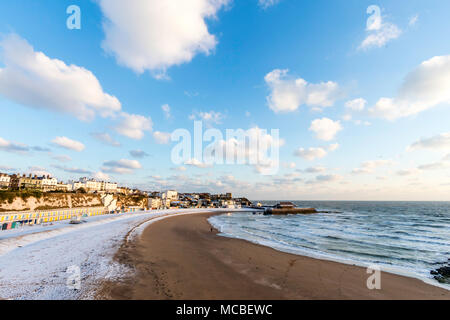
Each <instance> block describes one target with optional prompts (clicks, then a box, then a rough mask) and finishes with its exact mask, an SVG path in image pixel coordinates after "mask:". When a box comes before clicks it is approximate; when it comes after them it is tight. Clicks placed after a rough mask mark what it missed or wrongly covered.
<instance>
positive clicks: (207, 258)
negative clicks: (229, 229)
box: [98, 214, 450, 300]
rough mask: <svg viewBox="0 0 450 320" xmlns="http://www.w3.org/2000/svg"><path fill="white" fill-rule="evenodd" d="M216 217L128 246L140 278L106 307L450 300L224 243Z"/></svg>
mask: <svg viewBox="0 0 450 320" xmlns="http://www.w3.org/2000/svg"><path fill="white" fill-rule="evenodd" d="M209 216H211V214H196V215H185V216H178V217H173V218H169V219H165V220H162V221H158V222H156V223H154V224H151V225H150V226H149V227H147V228H146V229H145V231H144V232H143V234H142V236H141V237H140V238H139V239H138V240H136V241H134V242H130V243H124V244H123V245H122V247H121V248H120V249H119V251H118V252H117V254H116V257H115V259H117V260H118V261H119V262H121V263H123V264H126V265H128V266H130V267H133V268H135V270H136V273H135V274H134V275H131V276H130V277H128V278H126V279H124V280H123V281H120V282H105V283H103V285H102V286H101V288H100V289H99V291H98V298H99V299H144V300H145V299H189V300H190V299H227V300H228V299H237V300H241V299H244V300H245V299H261V300H264V299H450V292H449V291H447V290H444V289H441V288H438V287H435V286H432V285H428V284H426V283H424V282H422V281H420V280H417V279H413V278H407V277H403V276H399V275H395V274H390V273H385V272H382V274H381V289H380V290H369V289H368V288H367V286H366V282H367V278H368V277H369V276H370V275H369V274H367V272H366V269H365V268H361V267H358V266H352V265H345V264H340V263H336V262H331V261H323V260H318V259H313V258H308V257H302V256H297V255H292V254H288V253H283V252H279V251H276V250H273V249H271V248H268V247H263V246H259V245H255V244H252V243H250V242H247V241H243V240H238V239H229V238H225V237H220V236H217V231H216V230H214V229H213V228H211V225H210V224H209V223H208V221H207V218H208V217H209Z"/></svg>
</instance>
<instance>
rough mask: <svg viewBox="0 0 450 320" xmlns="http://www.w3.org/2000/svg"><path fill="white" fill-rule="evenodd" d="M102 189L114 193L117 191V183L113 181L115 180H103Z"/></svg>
mask: <svg viewBox="0 0 450 320" xmlns="http://www.w3.org/2000/svg"><path fill="white" fill-rule="evenodd" d="M104 190H105V191H106V192H113V193H116V192H117V183H115V182H105V185H104Z"/></svg>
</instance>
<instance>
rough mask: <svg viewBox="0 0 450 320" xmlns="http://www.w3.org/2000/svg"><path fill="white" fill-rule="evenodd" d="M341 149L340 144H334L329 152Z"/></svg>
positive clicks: (330, 146) (329, 148)
mask: <svg viewBox="0 0 450 320" xmlns="http://www.w3.org/2000/svg"><path fill="white" fill-rule="evenodd" d="M337 149H339V143H333V144H330V145H329V146H328V151H336V150H337Z"/></svg>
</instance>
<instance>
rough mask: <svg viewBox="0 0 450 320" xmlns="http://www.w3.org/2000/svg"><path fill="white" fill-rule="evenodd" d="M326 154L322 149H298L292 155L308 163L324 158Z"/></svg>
mask: <svg viewBox="0 0 450 320" xmlns="http://www.w3.org/2000/svg"><path fill="white" fill-rule="evenodd" d="M327 154H328V152H327V151H326V150H325V149H324V148H309V149H304V148H300V149H298V150H296V151H295V153H294V155H296V156H298V157H301V158H303V159H306V160H308V161H313V160H316V159H321V158H323V157H325V156H326V155H327Z"/></svg>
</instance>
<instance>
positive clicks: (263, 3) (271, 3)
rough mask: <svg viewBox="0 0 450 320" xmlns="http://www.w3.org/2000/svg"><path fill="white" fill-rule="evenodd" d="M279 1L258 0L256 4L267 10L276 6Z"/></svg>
mask: <svg viewBox="0 0 450 320" xmlns="http://www.w3.org/2000/svg"><path fill="white" fill-rule="evenodd" d="M278 2H280V0H258V4H259V6H260V7H262V8H263V9H267V8H269V7H271V6H274V5H276V4H277V3H278Z"/></svg>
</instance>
